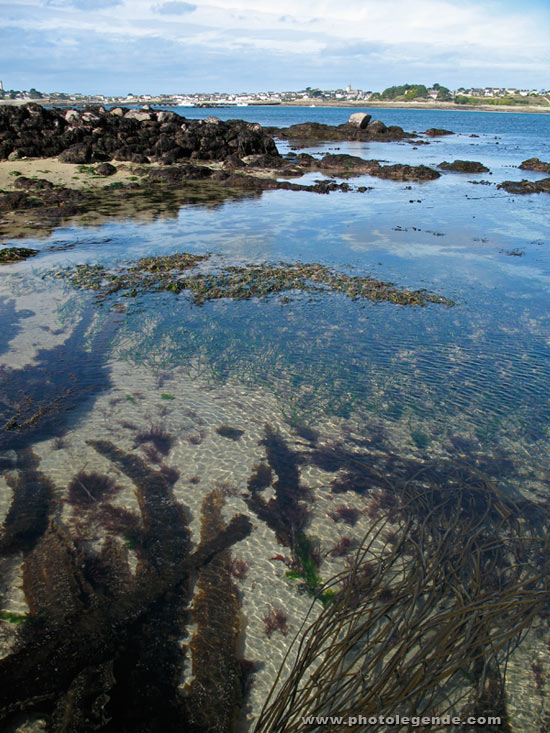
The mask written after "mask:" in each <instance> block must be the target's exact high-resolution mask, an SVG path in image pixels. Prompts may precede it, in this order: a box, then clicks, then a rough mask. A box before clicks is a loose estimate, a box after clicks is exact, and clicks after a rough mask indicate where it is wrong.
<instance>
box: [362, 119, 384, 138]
mask: <svg viewBox="0 0 550 733" xmlns="http://www.w3.org/2000/svg"><path fill="white" fill-rule="evenodd" d="M387 131H388V128H387V127H386V125H385V124H384V123H383V122H382V121H381V120H373V121H372V122H369V124H368V125H367V132H370V133H371V134H374V135H383V134H384V133H385V132H387Z"/></svg>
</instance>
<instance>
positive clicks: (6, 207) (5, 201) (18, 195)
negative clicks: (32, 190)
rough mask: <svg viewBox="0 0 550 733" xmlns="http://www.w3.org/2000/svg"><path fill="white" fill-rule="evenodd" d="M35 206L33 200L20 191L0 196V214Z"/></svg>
mask: <svg viewBox="0 0 550 733" xmlns="http://www.w3.org/2000/svg"><path fill="white" fill-rule="evenodd" d="M36 205H37V204H36V202H33V200H32V199H31V198H29V196H27V194H26V193H23V192H22V191H21V192H19V191H16V192H13V193H5V194H3V195H0V212H3V211H17V210H18V209H30V208H31V207H32V206H36Z"/></svg>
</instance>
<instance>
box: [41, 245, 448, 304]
mask: <svg viewBox="0 0 550 733" xmlns="http://www.w3.org/2000/svg"><path fill="white" fill-rule="evenodd" d="M205 259H207V256H205V255H191V254H185V253H182V254H174V255H170V256H166V257H147V258H144V259H141V260H138V261H137V263H136V264H135V265H132V266H129V267H126V268H122V269H120V270H118V271H117V272H114V271H112V270H109V269H107V268H106V267H104V266H103V265H76V266H72V267H68V268H65V269H63V270H58V271H57V272H55V273H53V274H54V276H55V277H56V278H63V279H66V280H68V281H69V282H70V283H71V285H73V287H76V288H86V289H91V290H95V291H98V294H99V295H100V296H101V297H107V296H108V295H111V294H113V293H117V292H119V291H121V292H122V294H123V295H125V296H132V297H136V296H137V295H139V294H141V293H144V292H147V291H170V292H173V293H182V292H189V293H190V294H191V298H192V300H193V303H194V304H195V305H201V304H202V303H204V302H205V301H207V300H217V299H219V298H231V299H233V300H248V299H250V298H254V297H262V296H267V295H272V294H277V293H283V292H286V291H305V292H310V293H320V292H327V291H331V292H339V293H344V294H346V295H348V296H349V297H351V298H364V299H367V300H372V301H388V302H391V303H396V304H399V305H420V306H424V305H427V304H428V303H441V304H444V305H448V306H451V305H454V303H453V301H451V300H449V299H447V298H445V297H443V296H440V295H435V294H432V293H428V292H427V291H426V290H407V289H405V288H398V287H396V286H395V285H394V284H393V283H389V282H383V281H380V280H376V279H374V278H372V277H367V276H357V275H355V276H353V275H346V274H343V273H341V272H336V271H334V270H332V269H331V268H329V267H326V266H324V265H320V264H317V263H311V264H304V263H301V262H298V263H295V264H285V263H280V264H278V265H269V264H261V265H245V266H240V267H235V266H228V267H225V268H223V269H220V270H217V271H215V272H208V273H204V272H197V273H194V274H190V275H182V272H183V271H185V270H187V269H189V268H192V267H194V266H195V265H196V264H198V263H199V262H201V261H204V260H205Z"/></svg>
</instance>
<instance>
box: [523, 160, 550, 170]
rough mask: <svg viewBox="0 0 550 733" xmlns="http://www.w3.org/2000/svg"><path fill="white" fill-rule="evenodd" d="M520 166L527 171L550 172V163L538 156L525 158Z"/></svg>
mask: <svg viewBox="0 0 550 733" xmlns="http://www.w3.org/2000/svg"><path fill="white" fill-rule="evenodd" d="M520 168H522V169H523V170H526V171H540V172H541V173H550V163H544V162H543V161H542V160H539V159H538V158H529V159H528V160H524V161H523V163H522V164H521V165H520Z"/></svg>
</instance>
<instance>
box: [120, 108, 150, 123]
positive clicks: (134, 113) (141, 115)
mask: <svg viewBox="0 0 550 733" xmlns="http://www.w3.org/2000/svg"><path fill="white" fill-rule="evenodd" d="M124 118H125V119H127V120H137V121H138V122H146V121H147V120H152V119H153V115H152V114H151V112H147V111H145V112H144V111H143V110H141V109H130V110H128V112H126V114H125V115H124Z"/></svg>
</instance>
